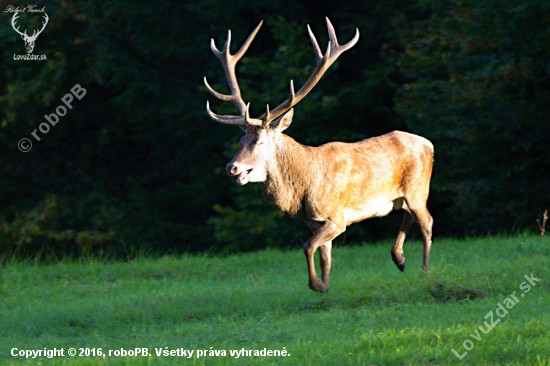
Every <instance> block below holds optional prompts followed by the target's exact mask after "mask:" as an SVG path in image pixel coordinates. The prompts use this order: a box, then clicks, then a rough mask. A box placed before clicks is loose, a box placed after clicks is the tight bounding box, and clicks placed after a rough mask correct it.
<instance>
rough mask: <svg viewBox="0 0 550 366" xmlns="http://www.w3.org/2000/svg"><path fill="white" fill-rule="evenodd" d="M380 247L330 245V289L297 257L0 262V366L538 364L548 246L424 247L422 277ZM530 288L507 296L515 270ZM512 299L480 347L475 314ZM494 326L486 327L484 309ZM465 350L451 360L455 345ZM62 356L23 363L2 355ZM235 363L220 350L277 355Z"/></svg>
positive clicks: (417, 253) (549, 341)
mask: <svg viewBox="0 0 550 366" xmlns="http://www.w3.org/2000/svg"><path fill="white" fill-rule="evenodd" d="M390 246H391V243H390V242H386V243H382V244H379V245H376V246H361V247H359V246H357V247H346V248H336V249H335V250H334V251H333V257H334V260H333V269H332V278H331V289H330V292H329V293H327V294H319V293H315V292H313V291H311V290H309V288H308V287H307V272H306V264H305V259H304V256H303V254H302V252H301V250H295V251H289V252H278V251H263V252H259V253H252V254H242V255H235V256H231V257H227V258H208V257H204V256H183V257H164V258H160V259H147V258H142V259H137V260H134V261H131V262H127V263H106V262H102V261H94V260H92V261H79V262H73V263H71V262H68V261H66V262H61V263H58V264H53V265H32V264H28V263H27V264H25V263H12V264H8V265H6V266H3V267H0V363H1V364H6V365H12V364H29V365H36V364H42V365H54V364H55V365H65V364H70V365H114V364H123V365H142V364H144V365H145V364H147V365H165V364H170V365H217V364H254V365H256V364H259V365H264V364H265V365H268V364H269V365H271V364H273V365H280V364H289V365H290V364H292V365H449V364H451V365H452V364H462V365H497V364H506V365H550V331H549V325H550V265H549V259H550V239H548V238H544V239H542V238H540V237H528V236H518V237H512V238H504V237H499V238H486V239H470V240H464V241H459V240H447V239H441V240H437V241H436V242H435V243H434V245H433V247H432V257H431V272H430V274H429V275H426V274H423V273H422V272H421V271H420V265H421V260H422V254H421V250H422V245H421V244H420V243H419V242H406V243H405V246H404V249H405V255H406V258H407V270H406V271H405V272H404V273H401V272H399V271H398V270H397V268H396V267H395V266H394V264H393V262H392V261H391V257H390V253H389V249H390ZM531 273H533V275H534V276H535V277H537V278H539V279H540V280H541V281H540V282H538V283H537V284H536V285H535V286H534V287H532V288H531V290H530V291H529V292H528V293H526V294H525V296H524V297H521V296H520V294H521V293H522V292H523V291H522V290H520V289H519V286H520V284H521V283H522V282H525V281H526V280H525V278H524V275H527V274H531ZM514 291H516V296H517V297H518V299H519V300H520V301H519V303H517V304H516V305H515V306H514V307H513V308H512V309H510V310H509V312H508V314H507V315H506V316H505V317H504V318H502V319H501V322H500V323H499V324H498V325H496V327H495V328H494V329H492V330H491V331H490V332H489V333H488V334H483V333H482V332H479V334H480V336H481V340H479V341H477V340H474V339H473V338H471V336H470V334H474V335H475V331H476V329H477V328H478V327H479V326H480V325H483V322H484V321H485V320H486V319H484V317H485V316H486V314H488V313H489V312H490V311H493V312H494V311H495V309H496V307H497V304H498V303H503V300H504V299H505V298H506V297H508V296H509V295H510V294H511V293H513V292H514ZM494 317H495V321H496V319H497V318H498V316H497V315H496V314H494ZM467 339H470V340H471V341H472V342H473V346H474V348H473V349H472V350H470V351H469V352H468V354H467V355H466V356H465V358H464V359H463V360H461V361H460V360H459V359H458V358H457V357H456V356H455V355H454V354H453V353H452V351H451V349H455V350H456V351H457V352H458V353H460V354H461V353H463V352H464V348H463V346H462V344H463V342H464V341H465V340H467ZM54 347H57V348H64V349H65V357H57V358H52V359H48V358H45V357H41V358H39V359H34V360H33V359H28V360H26V359H24V358H21V357H17V358H15V357H12V356H11V355H10V350H11V349H12V348H18V349H43V348H48V349H51V348H54ZM70 347H74V348H76V349H77V350H78V349H79V348H86V347H88V348H94V347H95V348H102V351H103V352H108V350H109V349H110V350H117V349H118V350H119V349H121V348H124V349H126V350H129V349H134V348H136V347H140V348H141V347H147V348H148V349H149V352H151V353H152V354H153V356H150V357H115V356H110V357H109V356H107V357H105V358H98V357H69V356H67V355H66V354H67V350H68V348H70ZM164 347H168V349H176V348H184V349H189V350H197V349H202V350H210V348H211V347H212V349H214V350H225V351H226V352H227V356H226V357H221V356H218V357H210V356H205V357H201V358H198V359H197V358H196V354H194V356H193V358H190V359H187V358H182V357H169V356H167V357H157V356H156V355H155V348H164ZM283 347H285V348H284V349H285V350H286V351H287V352H288V353H289V354H290V356H287V357H241V358H239V359H235V358H234V357H231V356H230V355H229V350H235V349H239V350H240V349H242V348H245V349H252V350H261V349H264V348H268V349H274V350H282V349H283Z"/></svg>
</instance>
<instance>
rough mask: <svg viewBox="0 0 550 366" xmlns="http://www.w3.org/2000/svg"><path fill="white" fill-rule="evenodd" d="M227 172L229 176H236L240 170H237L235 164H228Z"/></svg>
mask: <svg viewBox="0 0 550 366" xmlns="http://www.w3.org/2000/svg"><path fill="white" fill-rule="evenodd" d="M225 170H226V171H227V174H229V175H236V174H237V172H238V171H239V168H237V167H236V166H235V165H234V164H233V163H229V164H227V166H226V167H225Z"/></svg>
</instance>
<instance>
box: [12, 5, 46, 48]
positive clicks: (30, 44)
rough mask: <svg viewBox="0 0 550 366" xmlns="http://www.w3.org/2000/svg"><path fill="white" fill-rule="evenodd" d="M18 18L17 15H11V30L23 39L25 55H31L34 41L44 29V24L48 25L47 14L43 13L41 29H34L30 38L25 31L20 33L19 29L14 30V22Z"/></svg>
mask: <svg viewBox="0 0 550 366" xmlns="http://www.w3.org/2000/svg"><path fill="white" fill-rule="evenodd" d="M18 17H19V13H15V14H13V18H11V26H12V27H13V29H14V30H15V31H16V32H17V33H19V34H20V35H21V38H23V41H25V49H26V50H27V53H32V50H33V49H34V42H36V39H37V38H38V36H39V35H40V33H42V31H43V30H44V28H46V24H48V20H49V18H48V14H46V13H44V22H42V29H40V30H39V31H37V30H36V29H35V30H33V32H32V36H28V35H27V30H26V29H25V32H20V31H19V27H17V28H15V21H16V20H17V18H18Z"/></svg>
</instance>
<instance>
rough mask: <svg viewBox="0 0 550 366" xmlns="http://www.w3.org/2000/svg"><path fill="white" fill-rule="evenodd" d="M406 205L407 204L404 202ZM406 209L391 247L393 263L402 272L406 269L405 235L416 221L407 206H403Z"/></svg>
mask: <svg viewBox="0 0 550 366" xmlns="http://www.w3.org/2000/svg"><path fill="white" fill-rule="evenodd" d="M403 206H405V204H403ZM403 210H404V211H405V216H404V217H403V222H402V223H401V228H400V229H399V232H398V233H397V238H396V239H395V243H393V246H392V247H391V258H392V260H393V263H395V265H396V266H397V268H399V270H400V271H401V272H403V271H404V270H405V257H404V256H403V243H404V242H405V237H406V236H407V233H408V232H409V229H410V227H411V224H412V223H413V222H414V218H413V216H412V215H411V213H410V212H409V210H408V209H407V208H406V207H403Z"/></svg>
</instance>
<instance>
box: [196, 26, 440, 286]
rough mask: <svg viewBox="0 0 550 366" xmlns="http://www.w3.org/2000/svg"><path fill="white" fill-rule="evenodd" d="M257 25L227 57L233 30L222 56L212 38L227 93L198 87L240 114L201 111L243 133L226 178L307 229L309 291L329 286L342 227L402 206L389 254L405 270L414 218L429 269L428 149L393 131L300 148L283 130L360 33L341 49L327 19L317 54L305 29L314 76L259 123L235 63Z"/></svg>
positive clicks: (423, 142)
mask: <svg viewBox="0 0 550 366" xmlns="http://www.w3.org/2000/svg"><path fill="white" fill-rule="evenodd" d="M261 25H262V23H260V24H259V25H258V26H257V27H256V29H255V30H254V31H253V32H252V34H251V35H250V36H249V37H248V39H247V40H246V42H245V43H244V45H243V46H242V47H241V49H240V50H239V51H238V52H237V53H236V54H234V55H231V54H230V52H229V45H230V43H231V31H229V34H228V37H227V42H226V43H225V46H224V48H223V50H222V51H218V49H217V48H216V45H215V43H214V40H213V39H212V42H211V46H210V47H211V49H212V52H213V53H214V55H216V57H217V58H218V59H219V60H220V62H221V64H222V67H223V69H224V71H225V76H226V77H227V81H228V83H229V88H230V90H231V95H224V94H220V93H218V92H216V91H215V90H213V89H212V88H211V87H210V85H208V83H207V81H206V78H205V79H204V83H205V85H206V87H207V89H208V90H209V91H210V93H212V94H213V95H214V96H215V97H216V98H218V99H221V100H222V101H227V102H231V103H233V104H234V105H235V106H237V108H238V109H239V110H240V115H239V116H222V115H217V114H215V113H213V112H212V111H211V110H210V107H209V104H208V102H207V103H206V110H207V112H208V114H209V115H210V117H211V118H212V119H213V120H214V121H216V122H220V123H224V124H227V125H236V126H239V127H240V128H242V129H243V130H244V131H246V134H245V135H244V136H243V137H242V138H241V140H240V149H239V151H238V152H237V154H236V155H235V157H234V158H233V160H231V162H229V164H227V166H226V170H227V172H228V174H230V175H232V176H236V177H237V183H238V184H240V185H245V184H247V183H249V182H258V183H259V184H260V188H261V191H262V194H263V196H264V198H265V199H266V200H267V201H268V202H270V203H272V204H274V205H277V206H279V208H280V209H281V210H283V211H285V212H288V213H289V214H291V215H293V216H296V217H298V218H299V219H301V220H302V221H304V222H305V223H306V225H307V226H308V227H309V228H310V229H311V230H312V232H313V235H312V236H311V238H309V239H308V240H307V241H306V242H305V244H304V253H305V255H306V259H307V266H308V272H309V287H310V288H311V289H312V290H316V291H321V292H325V291H327V290H328V286H329V272H330V264H331V248H332V240H333V239H334V238H336V237H337V236H338V235H340V234H341V233H343V232H344V231H345V230H346V227H347V226H348V225H351V224H353V223H356V222H359V221H362V220H365V219H368V218H371V217H381V216H385V215H387V214H388V213H390V212H391V211H392V210H399V209H403V210H404V211H405V217H404V219H403V223H402V224H401V228H400V230H399V233H398V234H397V239H396V240H395V243H394V244H393V246H392V248H391V255H392V259H393V261H394V263H395V264H396V265H397V267H398V268H399V270H401V271H404V270H405V258H404V257H403V249H402V246H403V242H404V241H405V236H406V235H407V232H408V230H409V227H410V226H411V224H412V223H413V221H414V220H416V221H417V222H418V223H419V225H420V228H421V231H422V236H423V239H424V260H423V268H424V269H425V270H427V269H428V260H429V254H430V246H431V242H432V240H431V237H432V223H433V219H432V217H431V216H430V213H429V212H428V209H427V207H426V200H427V199H428V194H429V185H430V176H431V172H432V165H433V155H434V152H433V145H432V144H431V143H430V142H429V141H428V140H426V139H425V138H423V137H419V136H416V135H412V134H409V133H405V132H401V131H394V132H391V133H388V134H386V135H383V136H379V137H373V138H369V139H366V140H363V141H359V142H355V143H343V142H331V143H328V144H325V145H322V146H319V147H310V146H304V145H301V144H300V143H298V142H296V141H295V140H293V139H292V138H291V137H289V136H287V135H285V134H284V133H282V132H283V131H284V130H286V129H287V128H288V127H289V126H290V123H291V122H292V116H293V109H292V107H294V106H295V105H296V104H297V103H298V102H299V101H300V100H302V99H303V98H304V97H305V96H306V95H307V93H309V92H310V91H311V89H312V88H313V87H314V86H315V85H316V84H317V82H319V79H321V76H322V75H323V73H324V72H325V71H326V70H327V69H328V68H329V67H330V65H331V64H332V63H333V62H334V61H335V60H336V59H337V58H338V56H340V54H341V53H342V52H344V51H346V50H348V49H350V48H351V47H353V46H354V45H355V43H357V40H358V39H359V31H358V30H356V34H355V37H354V38H353V39H352V40H351V41H350V42H349V43H348V44H346V45H342V46H341V45H339V44H338V41H337V39H336V34H335V32H334V28H333V27H332V24H331V23H330V21H329V20H328V18H327V27H328V35H329V39H330V40H329V43H328V48H327V50H326V52H325V54H324V55H323V54H322V53H321V50H320V48H319V45H318V44H317V40H316V39H315V36H314V35H313V33H312V32H311V29H310V28H309V26H308V32H309V37H310V38H311V43H312V44H313V49H314V51H315V57H316V59H317V64H316V67H315V69H314V71H313V74H312V75H311V76H310V78H309V79H308V80H307V81H306V83H305V84H304V86H303V87H302V88H301V89H300V90H299V91H298V92H297V93H294V86H293V83H292V81H291V82H290V97H289V98H288V99H287V100H286V101H284V102H283V103H282V104H280V105H279V106H278V107H277V108H274V109H272V110H270V109H269V106H267V111H266V112H265V113H263V114H262V115H261V116H260V117H258V118H251V117H250V114H249V105H250V103H249V104H246V103H245V102H244V101H243V99H242V97H241V92H240V89H239V85H238V83H237V77H236V74H235V66H236V64H237V62H238V61H239V60H240V59H241V57H242V56H243V55H244V53H245V52H246V51H247V49H248V47H249V46H250V43H251V42H252V40H253V39H254V37H255V36H256V33H258V30H259V29H260V26H261ZM317 248H319V249H320V253H321V260H320V262H321V269H322V281H321V280H319V278H317V275H316V273H315V266H314V262H313V257H314V254H315V251H316V250H317Z"/></svg>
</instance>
